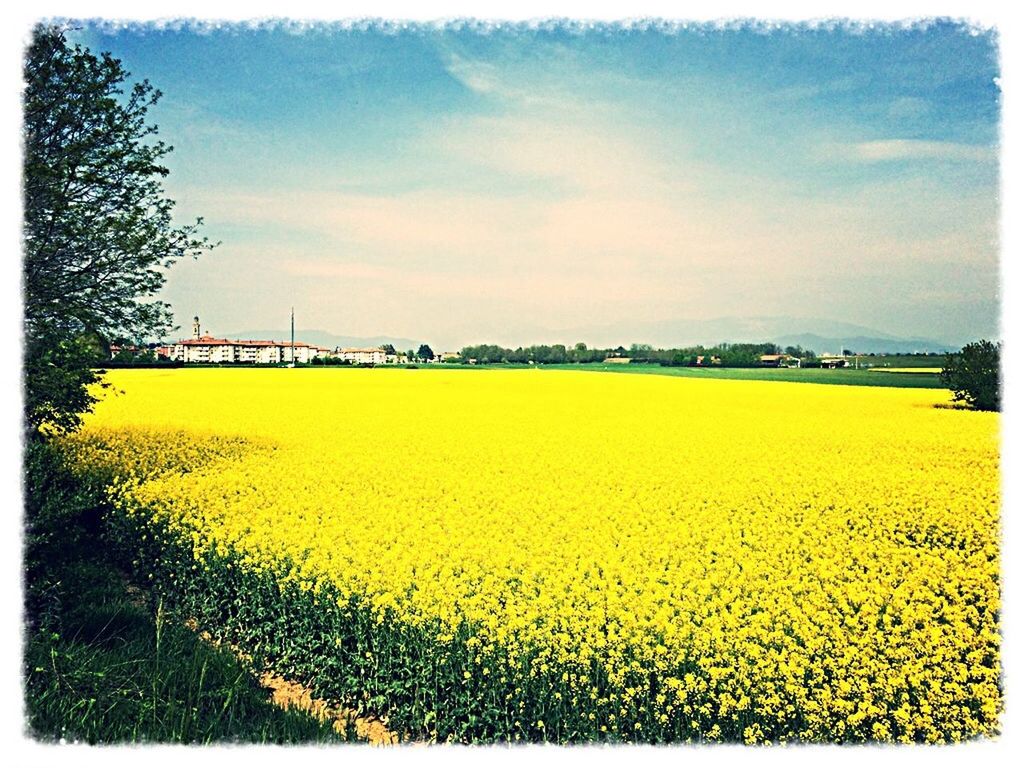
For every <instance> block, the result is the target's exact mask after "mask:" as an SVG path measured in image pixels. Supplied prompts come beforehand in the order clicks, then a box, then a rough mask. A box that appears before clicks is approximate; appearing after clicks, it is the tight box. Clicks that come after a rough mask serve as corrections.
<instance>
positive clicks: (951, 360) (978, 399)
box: [939, 339, 1001, 411]
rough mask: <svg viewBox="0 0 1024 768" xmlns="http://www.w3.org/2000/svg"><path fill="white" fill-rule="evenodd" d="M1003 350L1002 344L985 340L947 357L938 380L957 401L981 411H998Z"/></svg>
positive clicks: (971, 344)
mask: <svg viewBox="0 0 1024 768" xmlns="http://www.w3.org/2000/svg"><path fill="white" fill-rule="evenodd" d="M1000 349H1001V345H1000V344H993V343H992V342H991V341H986V340H985V339H982V340H981V341H975V342H972V343H970V344H968V345H967V346H965V347H964V348H963V349H961V350H960V351H959V352H958V353H956V354H948V355H946V365H945V367H944V368H943V369H942V372H941V373H940V374H939V378H940V379H941V380H942V383H943V384H945V385H946V386H947V387H949V388H950V389H951V390H952V391H953V399H954V400H957V401H960V402H964V403H967V404H968V405H970V406H972V407H974V408H977V409H978V410H981V411H998V410H999V408H1000V391H999V390H1000V386H999V353H1000Z"/></svg>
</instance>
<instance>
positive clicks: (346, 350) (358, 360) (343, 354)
mask: <svg viewBox="0 0 1024 768" xmlns="http://www.w3.org/2000/svg"><path fill="white" fill-rule="evenodd" d="M334 356H335V357H339V358H341V359H342V360H347V361H348V362H350V363H352V364H353V365H358V364H369V365H384V364H385V363H387V362H388V355H387V353H386V352H384V350H383V349H380V348H379V347H372V348H371V347H338V348H337V349H336V350H334Z"/></svg>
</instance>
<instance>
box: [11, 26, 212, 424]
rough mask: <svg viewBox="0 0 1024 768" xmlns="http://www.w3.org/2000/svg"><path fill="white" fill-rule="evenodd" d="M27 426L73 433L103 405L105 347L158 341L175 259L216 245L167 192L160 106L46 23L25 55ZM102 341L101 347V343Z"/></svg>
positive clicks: (111, 63) (108, 60)
mask: <svg viewBox="0 0 1024 768" xmlns="http://www.w3.org/2000/svg"><path fill="white" fill-rule="evenodd" d="M24 74H25V86H26V87H25V92H24V102H23V105H24V165H23V180H24V195H23V200H24V211H25V213H24V215H25V222H24V274H23V291H24V312H25V318H24V320H25V426H26V429H27V431H28V433H29V434H30V435H34V434H36V433H37V430H38V428H39V427H40V426H41V425H42V424H48V425H49V427H50V428H52V429H56V430H58V431H63V430H68V429H74V428H75V427H76V426H77V425H78V424H79V421H80V414H81V413H82V412H84V411H86V410H88V409H89V408H90V407H91V405H92V403H93V402H94V401H95V398H94V397H93V396H92V395H91V394H89V392H88V391H87V386H88V385H89V384H91V383H93V382H95V381H96V380H97V376H96V374H95V373H94V372H92V371H91V370H90V369H89V365H90V364H91V363H95V362H96V361H97V360H98V359H99V357H100V355H98V354H96V352H97V350H98V349H100V348H102V347H103V345H104V342H103V340H105V339H110V338H114V337H117V336H124V337H129V338H136V339H140V338H142V337H144V336H160V335H162V334H164V333H166V332H167V331H169V330H170V328H171V313H170V307H169V306H168V305H167V304H166V303H164V302H161V301H156V300H153V297H154V296H155V294H156V293H157V292H158V291H159V289H160V288H161V286H162V285H163V283H164V279H165V272H166V270H167V269H168V268H169V267H170V266H171V265H172V264H174V263H175V262H176V261H177V260H178V259H180V258H182V257H185V256H193V257H195V256H198V254H199V253H201V252H202V251H204V250H206V249H209V248H211V247H213V244H212V243H210V242H209V241H208V240H207V239H206V238H205V237H199V236H198V234H197V233H198V230H199V227H200V225H201V224H202V220H201V219H197V220H196V221H195V223H194V224H190V225H186V226H175V225H174V224H173V222H172V216H171V212H172V209H173V207H174V201H173V200H170V199H168V198H166V197H165V196H164V193H163V187H162V179H163V178H164V177H165V176H167V174H168V170H167V168H166V167H165V166H164V165H162V159H163V158H164V157H165V156H166V155H167V154H168V153H169V152H171V150H172V147H170V146H169V145H167V144H165V143H164V142H163V141H160V140H158V139H157V138H156V134H157V126H156V125H151V124H149V123H147V118H146V115H147V111H148V109H149V108H150V107H152V106H153V105H155V104H156V103H157V101H158V99H159V98H160V95H161V94H160V92H159V91H158V90H155V89H154V88H153V87H152V86H151V85H150V84H149V82H148V81H146V80H143V81H141V82H137V83H134V84H129V83H128V78H129V77H130V73H128V72H127V71H125V69H124V68H123V66H122V64H121V62H120V61H118V60H117V59H115V58H113V57H111V56H110V54H108V53H103V54H101V55H100V56H95V55H93V54H92V53H90V52H89V51H88V50H87V49H84V48H83V47H82V46H80V45H74V46H71V45H69V44H68V41H67V39H66V37H65V35H64V32H63V30H61V29H60V28H57V27H52V26H43V25H41V26H38V27H37V28H36V29H35V30H34V31H33V35H32V41H31V44H30V45H29V47H28V50H27V52H26V56H25V70H24ZM97 339H98V340H99V343H98V344H97Z"/></svg>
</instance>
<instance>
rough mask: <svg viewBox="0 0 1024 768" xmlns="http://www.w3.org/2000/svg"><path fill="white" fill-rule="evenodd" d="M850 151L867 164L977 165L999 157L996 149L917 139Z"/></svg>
mask: <svg viewBox="0 0 1024 768" xmlns="http://www.w3.org/2000/svg"><path fill="white" fill-rule="evenodd" d="M846 150H847V154H848V156H849V157H851V158H852V159H854V160H860V161H863V162H867V163H881V162H889V161H895V160H952V161H956V162H968V163H976V162H991V161H994V160H996V158H997V151H996V149H995V148H994V147H987V146H979V145H976V144H960V143H956V142H951V141H922V140H917V139H883V140H881V141H864V142H860V143H856V144H852V145H849V146H848V147H846ZM841 151H842V150H841Z"/></svg>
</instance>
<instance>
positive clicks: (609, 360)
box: [604, 357, 633, 364]
mask: <svg viewBox="0 0 1024 768" xmlns="http://www.w3.org/2000/svg"><path fill="white" fill-rule="evenodd" d="M632 359H633V358H631V357H606V358H605V359H604V361H605V362H606V363H616V364H629V363H630V362H631V361H632Z"/></svg>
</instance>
